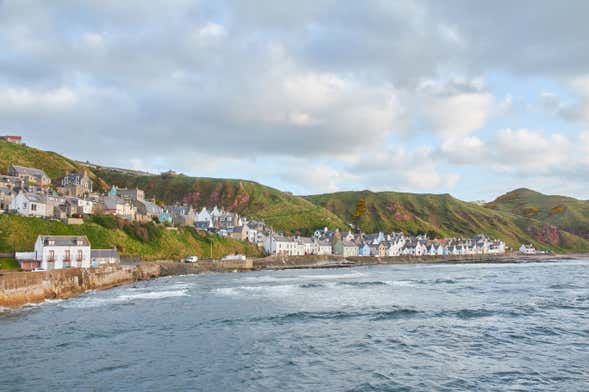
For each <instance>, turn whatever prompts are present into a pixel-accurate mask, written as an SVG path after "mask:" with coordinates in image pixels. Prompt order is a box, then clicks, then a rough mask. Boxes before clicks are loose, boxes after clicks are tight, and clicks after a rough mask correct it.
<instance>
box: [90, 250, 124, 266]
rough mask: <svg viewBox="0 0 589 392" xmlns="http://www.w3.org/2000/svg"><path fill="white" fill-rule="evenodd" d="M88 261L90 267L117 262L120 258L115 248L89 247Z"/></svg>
mask: <svg viewBox="0 0 589 392" xmlns="http://www.w3.org/2000/svg"><path fill="white" fill-rule="evenodd" d="M90 261H91V263H90V264H91V265H92V267H98V266H100V265H108V264H119V263H120V262H121V258H120V256H119V253H118V252H117V250H116V249H91V250H90Z"/></svg>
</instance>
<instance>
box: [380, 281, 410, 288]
mask: <svg viewBox="0 0 589 392" xmlns="http://www.w3.org/2000/svg"><path fill="white" fill-rule="evenodd" d="M385 283H386V284H388V285H391V286H401V287H414V286H415V281H413V280H386V281H385Z"/></svg>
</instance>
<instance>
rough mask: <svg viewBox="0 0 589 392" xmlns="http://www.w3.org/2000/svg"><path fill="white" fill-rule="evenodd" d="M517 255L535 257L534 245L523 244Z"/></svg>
mask: <svg viewBox="0 0 589 392" xmlns="http://www.w3.org/2000/svg"><path fill="white" fill-rule="evenodd" d="M519 253H521V254H523V255H535V254H536V248H534V245H532V244H527V245H526V244H523V245H522V246H521V247H520V248H519Z"/></svg>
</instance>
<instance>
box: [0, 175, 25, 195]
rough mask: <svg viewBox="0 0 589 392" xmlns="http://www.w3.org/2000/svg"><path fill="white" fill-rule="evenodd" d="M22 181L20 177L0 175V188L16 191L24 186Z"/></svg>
mask: <svg viewBox="0 0 589 392" xmlns="http://www.w3.org/2000/svg"><path fill="white" fill-rule="evenodd" d="M24 184H25V183H24V181H23V179H22V178H20V177H14V176H5V175H0V188H8V189H10V190H13V191H18V190H21V189H23V188H24Z"/></svg>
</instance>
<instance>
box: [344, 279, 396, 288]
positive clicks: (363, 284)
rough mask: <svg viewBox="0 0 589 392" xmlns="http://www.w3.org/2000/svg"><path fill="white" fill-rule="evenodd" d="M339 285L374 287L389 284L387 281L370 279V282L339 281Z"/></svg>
mask: <svg viewBox="0 0 589 392" xmlns="http://www.w3.org/2000/svg"><path fill="white" fill-rule="evenodd" d="M337 285H338V286H351V287H372V286H387V283H386V282H383V281H378V280H377V281H368V282H337Z"/></svg>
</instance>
